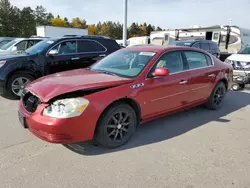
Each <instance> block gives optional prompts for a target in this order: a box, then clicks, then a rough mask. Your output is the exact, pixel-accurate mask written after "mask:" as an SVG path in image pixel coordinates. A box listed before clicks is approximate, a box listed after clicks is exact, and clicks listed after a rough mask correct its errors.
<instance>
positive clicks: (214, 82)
mask: <svg viewBox="0 0 250 188" xmlns="http://www.w3.org/2000/svg"><path fill="white" fill-rule="evenodd" d="M83 63H84V62H83ZM232 72H233V70H232V67H231V66H230V65H228V64H226V63H223V62H221V61H220V60H219V59H217V58H215V57H213V56H212V55H210V54H209V53H207V52H205V51H202V50H199V49H195V48H190V47H166V46H165V47H164V46H141V47H140V46H138V47H131V48H124V49H121V50H119V51H117V52H114V53H112V54H110V55H109V56H107V57H105V58H103V59H102V60H101V61H99V62H97V63H95V64H94V65H92V66H90V67H89V68H87V69H78V70H71V71H66V72H61V73H57V74H53V75H49V76H45V77H42V78H39V79H37V80H35V81H33V82H32V83H30V84H29V85H28V86H27V87H26V90H25V91H24V93H23V94H22V97H21V100H20V103H19V113H18V114H19V120H20V122H21V124H22V125H23V126H24V127H25V128H28V129H29V130H30V131H31V132H32V133H33V134H34V135H35V136H37V137H39V138H40V139H43V140H45V141H48V142H51V143H61V144H66V145H67V144H72V143H79V142H84V141H88V140H95V141H96V143H98V144H99V145H101V146H103V147H107V148H114V147H118V146H121V145H123V144H125V143H126V142H128V141H129V139H130V138H131V137H132V135H133V133H134V132H135V131H136V127H137V126H138V125H139V124H141V123H144V122H147V121H149V120H153V119H156V118H159V117H161V116H165V115H169V114H171V113H175V112H177V111H180V110H183V109H187V108H191V107H194V106H197V105H201V104H205V105H206V106H207V107H208V108H209V109H213V110H217V109H219V108H220V107H221V106H222V104H223V99H224V97H225V95H226V93H227V91H228V90H229V88H230V87H231V84H232ZM152 128H153V127H152Z"/></svg>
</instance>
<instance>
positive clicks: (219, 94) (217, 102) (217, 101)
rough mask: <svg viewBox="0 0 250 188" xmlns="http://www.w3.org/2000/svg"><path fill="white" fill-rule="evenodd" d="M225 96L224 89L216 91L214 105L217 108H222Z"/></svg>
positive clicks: (220, 88) (219, 88)
mask: <svg viewBox="0 0 250 188" xmlns="http://www.w3.org/2000/svg"><path fill="white" fill-rule="evenodd" d="M224 96H225V91H224V88H223V87H218V88H217V90H216V91H215V94H214V97H213V103H214V104H215V105H216V106H220V104H221V103H222V100H223V98H224Z"/></svg>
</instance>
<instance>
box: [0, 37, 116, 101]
mask: <svg viewBox="0 0 250 188" xmlns="http://www.w3.org/2000/svg"><path fill="white" fill-rule="evenodd" d="M119 49H120V46H119V44H118V43H117V42H116V41H115V40H113V39H110V38H108V37H105V36H90V35H86V36H67V37H63V38H59V39H45V40H43V41H41V42H39V43H37V44H36V45H34V46H32V47H31V48H29V49H27V50H26V51H25V52H23V53H19V54H5V55H4V56H2V57H1V56H0V93H1V94H4V95H7V96H8V97H11V98H13V97H14V98H19V97H20V95H21V93H22V91H23V89H24V87H25V86H26V85H27V84H28V83H29V82H31V81H33V80H35V79H37V78H39V77H42V76H45V75H48V74H52V73H56V72H62V71H67V70H72V69H78V68H86V67H88V66H90V65H92V64H93V63H95V62H96V61H98V60H100V59H101V58H103V57H105V56H106V55H108V54H110V53H112V52H114V51H116V50H119Z"/></svg>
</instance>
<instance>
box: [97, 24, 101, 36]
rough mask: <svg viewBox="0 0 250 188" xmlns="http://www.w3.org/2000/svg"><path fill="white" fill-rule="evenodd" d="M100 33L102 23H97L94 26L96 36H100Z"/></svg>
mask: <svg viewBox="0 0 250 188" xmlns="http://www.w3.org/2000/svg"><path fill="white" fill-rule="evenodd" d="M101 33H102V23H101V22H100V21H99V22H98V23H97V25H96V34H97V35H101Z"/></svg>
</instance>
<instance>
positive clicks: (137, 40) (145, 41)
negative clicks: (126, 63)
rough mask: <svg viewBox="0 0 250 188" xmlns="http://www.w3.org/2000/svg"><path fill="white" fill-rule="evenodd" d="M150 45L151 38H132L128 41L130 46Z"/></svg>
mask: <svg viewBox="0 0 250 188" xmlns="http://www.w3.org/2000/svg"><path fill="white" fill-rule="evenodd" d="M140 44H150V37H149V36H140V37H131V38H129V39H128V46H134V45H140Z"/></svg>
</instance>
